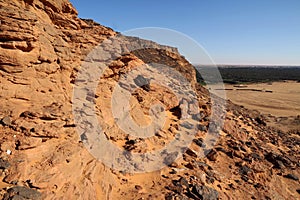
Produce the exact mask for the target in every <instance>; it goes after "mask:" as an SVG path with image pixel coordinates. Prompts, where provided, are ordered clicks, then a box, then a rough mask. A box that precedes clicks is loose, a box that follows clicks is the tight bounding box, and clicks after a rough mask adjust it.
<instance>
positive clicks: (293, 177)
mask: <svg viewBox="0 0 300 200" xmlns="http://www.w3.org/2000/svg"><path fill="white" fill-rule="evenodd" d="M284 177H285V178H288V179H292V180H295V181H298V180H299V178H298V176H296V175H295V174H287V175H285V176H284Z"/></svg>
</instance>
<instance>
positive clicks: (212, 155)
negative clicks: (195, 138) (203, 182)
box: [206, 149, 218, 161]
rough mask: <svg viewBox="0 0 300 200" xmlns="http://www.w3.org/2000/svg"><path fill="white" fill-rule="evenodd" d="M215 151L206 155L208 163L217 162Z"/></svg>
mask: <svg viewBox="0 0 300 200" xmlns="http://www.w3.org/2000/svg"><path fill="white" fill-rule="evenodd" d="M217 156H218V154H217V151H216V150H214V149H213V150H211V151H210V152H209V153H208V154H207V155H206V157H207V158H208V159H209V160H210V161H216V160H217Z"/></svg>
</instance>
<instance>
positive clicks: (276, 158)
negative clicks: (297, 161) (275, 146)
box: [265, 152, 290, 169]
mask: <svg viewBox="0 0 300 200" xmlns="http://www.w3.org/2000/svg"><path fill="white" fill-rule="evenodd" d="M265 158H266V159H267V161H269V162H270V163H272V164H273V165H274V167H275V168H278V169H283V168H285V166H289V165H290V161H289V160H288V159H286V158H285V157H283V156H280V155H276V154H274V153H272V152H270V153H268V154H267V155H265Z"/></svg>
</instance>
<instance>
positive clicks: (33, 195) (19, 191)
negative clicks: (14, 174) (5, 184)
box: [3, 186, 41, 200]
mask: <svg viewBox="0 0 300 200" xmlns="http://www.w3.org/2000/svg"><path fill="white" fill-rule="evenodd" d="M3 199H4V200H12V199H41V193H40V192H38V191H37V190H34V189H31V188H27V187H22V186H15V187H12V188H9V189H8V190H7V193H6V194H5V195H4V198H3Z"/></svg>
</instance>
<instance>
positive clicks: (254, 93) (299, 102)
mask: <svg viewBox="0 0 300 200" xmlns="http://www.w3.org/2000/svg"><path fill="white" fill-rule="evenodd" d="M225 88H226V96H227V98H228V99H229V100H231V101H232V102H233V103H236V104H238V105H242V106H244V107H246V108H248V109H254V110H258V111H259V112H261V113H263V114H272V115H274V116H278V117H284V116H297V115H300V83H298V82H294V81H285V82H274V83H257V84H247V85H238V86H237V85H228V84H226V85H225ZM213 90H214V91H215V92H216V93H218V87H216V88H215V87H214V89H213Z"/></svg>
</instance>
